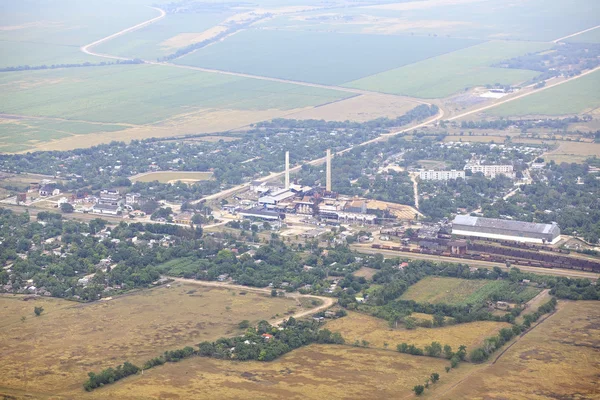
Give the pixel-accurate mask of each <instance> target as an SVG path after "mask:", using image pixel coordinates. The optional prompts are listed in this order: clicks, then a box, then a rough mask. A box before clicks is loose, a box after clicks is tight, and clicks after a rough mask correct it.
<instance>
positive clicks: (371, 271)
mask: <svg viewBox="0 0 600 400" xmlns="http://www.w3.org/2000/svg"><path fill="white" fill-rule="evenodd" d="M377 271H378V270H377V269H375V268H369V267H362V268H360V269H359V270H358V271H355V272H354V273H353V274H352V275H354V276H362V277H364V278H365V279H371V278H373V275H375V274H376V273H377Z"/></svg>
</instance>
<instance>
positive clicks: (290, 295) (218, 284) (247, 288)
mask: <svg viewBox="0 0 600 400" xmlns="http://www.w3.org/2000/svg"><path fill="white" fill-rule="evenodd" d="M165 278H170V279H173V280H174V281H175V282H181V283H189V284H193V285H200V286H209V287H218V288H222V289H234V290H242V291H244V292H253V293H261V294H268V295H269V296H270V295H271V289H267V288H256V287H250V286H242V285H234V284H232V283H226V282H213V281H198V280H195V279H185V278H173V277H170V276H166V277H165ZM285 297H287V298H293V299H300V298H307V299H319V300H321V301H322V302H323V304H321V305H320V306H317V307H315V308H311V309H310V310H304V311H299V312H297V313H295V314H293V315H291V316H292V317H294V318H296V319H298V318H302V317H306V316H308V315H312V314H315V313H318V312H320V311H323V310H326V309H328V308H329V307H331V306H332V305H333V304H334V303H335V301H336V299H334V298H331V297H322V296H314V295H312V294H300V293H298V292H292V293H286V294H285ZM289 317H290V316H287V317H285V318H281V319H279V320H277V321H274V322H271V325H280V324H281V323H283V321H284V320H286V319H288V318H289Z"/></svg>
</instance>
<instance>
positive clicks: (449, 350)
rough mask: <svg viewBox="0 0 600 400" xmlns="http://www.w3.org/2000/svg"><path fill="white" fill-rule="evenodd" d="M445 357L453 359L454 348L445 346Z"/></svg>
mask: <svg viewBox="0 0 600 400" xmlns="http://www.w3.org/2000/svg"><path fill="white" fill-rule="evenodd" d="M444 355H445V356H446V358H452V356H453V355H454V353H453V352H452V347H450V346H449V345H445V346H444Z"/></svg>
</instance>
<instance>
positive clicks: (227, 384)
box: [74, 345, 478, 400]
mask: <svg viewBox="0 0 600 400" xmlns="http://www.w3.org/2000/svg"><path fill="white" fill-rule="evenodd" d="M447 364H448V361H444V360H441V359H435V358H430V357H414V356H410V355H406V354H399V353H397V352H391V351H383V350H375V349H362V348H353V347H348V346H334V345H311V346H308V347H303V348H300V349H298V350H294V351H293V352H291V353H288V354H286V355H284V356H283V357H281V358H280V359H277V360H275V361H272V362H265V363H261V362H254V361H253V362H230V361H226V360H214V359H206V358H192V359H189V360H185V361H182V362H179V363H176V364H169V365H164V366H162V367H160V368H155V369H153V370H149V371H147V372H145V373H144V375H143V376H141V375H136V376H134V377H131V378H127V379H125V380H123V381H120V382H118V383H117V384H115V385H110V386H107V387H105V388H103V389H99V390H96V391H95V392H92V393H89V394H88V393H83V392H81V393H74V394H80V395H81V398H83V399H86V398H91V399H105V398H115V399H123V400H133V399H136V400H137V399H150V398H152V399H160V398H162V399H289V400H301V399H315V400H320V399H359V398H365V397H366V398H376V399H402V398H412V397H414V394H412V392H411V390H412V388H413V386H415V385H417V384H420V383H423V382H424V381H425V379H426V378H427V377H428V376H429V375H430V374H431V373H432V372H436V371H437V372H438V373H439V374H440V376H441V378H440V381H439V382H438V383H437V384H436V385H434V386H433V387H432V388H431V389H429V392H430V393H437V392H443V391H445V390H447V388H449V387H450V385H451V384H452V382H454V381H455V380H458V379H462V378H464V377H465V376H467V375H468V374H469V373H470V372H472V371H474V370H476V369H477V368H478V366H475V365H468V364H465V365H461V366H460V368H458V369H456V370H454V371H452V372H451V373H450V374H446V373H445V372H444V367H445V366H446V365H447Z"/></svg>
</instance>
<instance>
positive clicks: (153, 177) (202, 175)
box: [129, 171, 212, 183]
mask: <svg viewBox="0 0 600 400" xmlns="http://www.w3.org/2000/svg"><path fill="white" fill-rule="evenodd" d="M211 177H212V172H187V171H161V172H149V173H145V174H140V175H136V176H132V177H131V178H129V179H130V180H131V181H132V182H154V181H159V182H160V183H174V182H177V181H181V182H184V183H193V182H199V181H205V180H208V179H210V178H211Z"/></svg>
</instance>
